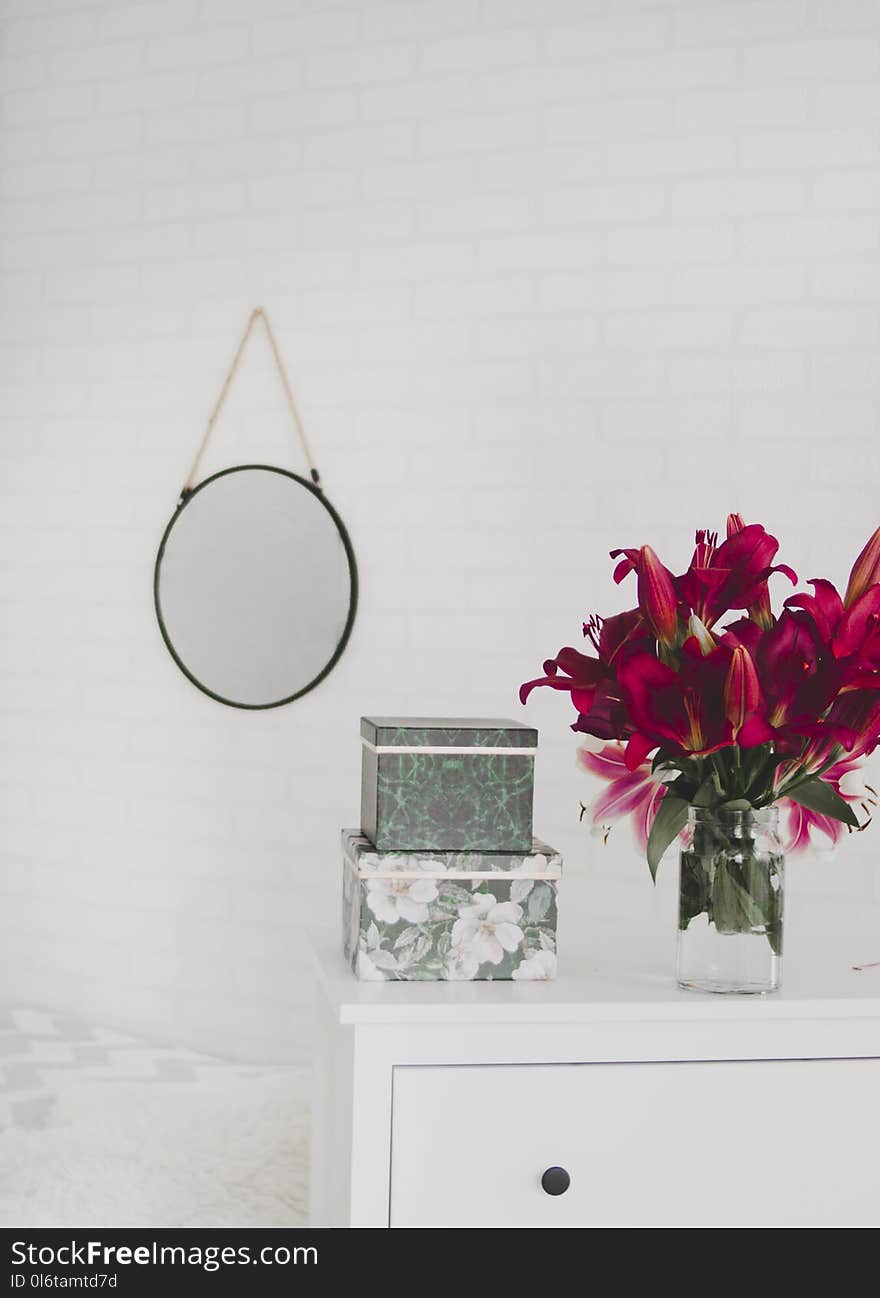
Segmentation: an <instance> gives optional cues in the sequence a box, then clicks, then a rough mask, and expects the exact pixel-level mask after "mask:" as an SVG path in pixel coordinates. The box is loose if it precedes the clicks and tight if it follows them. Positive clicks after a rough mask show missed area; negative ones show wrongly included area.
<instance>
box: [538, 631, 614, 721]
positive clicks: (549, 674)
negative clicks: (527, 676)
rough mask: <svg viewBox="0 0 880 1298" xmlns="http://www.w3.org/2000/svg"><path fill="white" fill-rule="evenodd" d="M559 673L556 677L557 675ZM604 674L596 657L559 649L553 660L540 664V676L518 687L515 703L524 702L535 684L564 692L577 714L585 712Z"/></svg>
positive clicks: (573, 650) (603, 669)
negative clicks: (541, 673)
mask: <svg viewBox="0 0 880 1298" xmlns="http://www.w3.org/2000/svg"><path fill="white" fill-rule="evenodd" d="M559 672H563V673H564V675H562V676H560V675H559V674H558V673H559ZM606 675H607V669H606V667H605V664H604V663H602V662H600V661H599V659H598V658H590V657H589V656H588V655H587V654H582V653H578V651H577V649H572V648H571V647H566V648H564V649H560V650H559V653H558V654H557V655H556V657H555V658H548V659H547V660H546V662H545V663H544V675H543V676H539V677H538V678H537V679H536V680H533V681H526V682H525V684H524V685H520V687H519V701H520V703H525V702H526V700H527V699H528V697H529V695H530V694H531V692H532V690H534V689H536V688H537V687H538V686H539V685H549V687H550V689H552V690H568V691H569V692H570V694H571V701H572V703H573V704H574V706H575V707H576V708H577V710H578V712H589V710H590V708H591V706H592V703H593V696H594V694H595V692H596V687H597V686H598V684H599V682H600V681H601V680H602V679H603V678H604V677H605V676H606Z"/></svg>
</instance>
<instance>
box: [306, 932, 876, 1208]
mask: <svg viewBox="0 0 880 1298" xmlns="http://www.w3.org/2000/svg"><path fill="white" fill-rule="evenodd" d="M566 929H567V931H566V933H565V934H564V939H565V943H566V945H564V946H563V947H562V953H563V954H562V959H561V961H560V964H561V969H562V974H561V977H560V978H559V979H558V980H557V981H556V982H552V983H495V984H487V983H457V984H453V983H409V984H403V983H359V982H357V981H356V980H355V979H354V977H353V976H352V975H351V973H350V971H349V970H348V968H347V966H346V965H345V963H344V961H343V959H342V956H341V954H340V952H339V950H338V945H339V944H338V939H337V938H336V937H335V935H334V937H333V938H331V939H328V940H327V941H323V940H319V941H317V942H316V963H317V969H318V992H317V999H318V1018H319V1032H318V1040H319V1049H318V1066H317V1073H316V1083H315V1105H314V1119H313V1133H312V1177H311V1186H312V1223H313V1224H314V1225H316V1226H378V1227H387V1226H393V1227H401V1226H475V1227H478V1226H526V1227H533V1226H576V1227H590V1226H617V1227H626V1226H648V1227H656V1226H725V1227H735V1226H772V1227H776V1226H877V1225H880V969H865V970H863V971H861V972H856V971H854V970H853V969H852V967H851V966H852V964H853V963H855V962H861V961H868V960H880V933H878V934H877V936H876V938H875V937H873V936H869V937H864V936H863V937H861V938H860V939H852V940H848V941H842V940H841V939H839V938H837V939H833V940H832V939H829V940H823V941H817V940H815V939H807V938H804V939H802V940H798V938H797V935H796V934H794V935H790V936H789V938H788V950H787V951H786V963H785V987H784V990H783V991H782V992H781V993H777V994H776V995H773V996H769V997H766V998H754V997H733V998H731V997H717V996H708V995H702V994H698V993H691V992H683V991H679V990H678V989H677V988H676V987H675V985H674V983H673V981H672V971H673V964H674V945H673V944H674V934H672V933H670V932H669V931H668V930H667V931H665V932H658V931H657V930H656V929H651V928H646V929H645V930H644V932H638V931H632V930H631V929H628V928H627V926H626V925H621V924H619V923H617V924H615V925H614V926H613V927H608V928H607V930H605V931H604V932H603V930H602V927H601V924H597V923H596V922H594V923H592V924H591V925H589V926H584V930H583V940H582V941H581V942H578V932H579V930H578V928H577V926H575V925H573V924H571V923H569V924H568V925H567V926H566ZM560 1191H561V1192H560Z"/></svg>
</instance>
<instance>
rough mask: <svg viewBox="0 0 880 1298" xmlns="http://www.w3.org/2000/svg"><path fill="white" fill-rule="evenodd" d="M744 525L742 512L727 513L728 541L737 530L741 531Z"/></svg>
mask: <svg viewBox="0 0 880 1298" xmlns="http://www.w3.org/2000/svg"><path fill="white" fill-rule="evenodd" d="M744 527H745V523H744V522H743V516H742V514H728V515H727V539H728V541H729V540H730V538H731V537H732V536H736V534H737V532H741V531H742V530H743V528H744Z"/></svg>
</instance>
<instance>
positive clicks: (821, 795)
mask: <svg viewBox="0 0 880 1298" xmlns="http://www.w3.org/2000/svg"><path fill="white" fill-rule="evenodd" d="M783 796H784V797H786V798H791V800H792V802H797V803H799V804H800V805H801V806H802V807H806V808H807V810H808V811H817V812H818V813H819V815H820V816H831V818H832V819H833V820H842V821H843V823H844V824H845V825H850V826H851V827H852V828H853V829H858V828H859V822H858V817H857V816H856V813H855V812H854V811H853V809H852V807H851V806H850V805H849V803H848V802H845V801H844V800H843V798H842V797H841V796H840V794H839V793H838V792H837V790H836V789H833V788H832V787H831V785H830V784H829V783H828V781H827V780H822V779H820V778H819V776H818V775H814V776H812V778H811V779H809V780H804V782H803V784H798V785H797V787H796V788H794V789H786V790H785V791H784V794H783Z"/></svg>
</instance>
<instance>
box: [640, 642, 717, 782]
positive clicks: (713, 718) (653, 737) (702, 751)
mask: <svg viewBox="0 0 880 1298" xmlns="http://www.w3.org/2000/svg"><path fill="white" fill-rule="evenodd" d="M728 662H729V656H728V654H727V653H726V652H725V651H724V650H723V648H722V647H721V646H718V647H716V649H715V650H713V652H712V653H709V654H706V655H704V654H703V652H702V649H701V648H700V645H699V643H698V641H697V639H696V637H694V636H690V637H689V638H688V639H687V640H686V641H685V642H684V644H683V645H682V662H681V668H680V670H679V671H673V669H672V668H671V667H667V665H666V664H665V663H662V662H660V660H659V659H658V658H655V657H654V656H653V655H652V654H647V653H634V654H632V655H631V656H630V657H629V658H628V659H627V660H626V662H625V663H622V664H621V667H620V670H619V671H618V680H619V681H620V688H621V693H622V695H623V699H624V702H625V704H626V707H627V711H628V713H629V716H630V717H631V719H632V725H633V734H632V737H631V738H630V741H629V744H628V745H627V752H626V764H627V766H628V767H629V769H630V770H635V768H636V767H637V766H638V765H639V764H640V763H641V762H642V761H643V760H644V759H645V757H646V756H647V755H648V753H649V752H651V750H652V749H654V748H658V747H663V748H670V749H672V750H673V751H677V752H680V753H683V754H687V755H690V756H705V755H706V754H707V753H714V752H717V751H718V749H719V748H725V747H726V746H727V745H728V744H730V743H732V742H733V728H732V726H731V724H730V722H729V721H728V720H727V718H726V717H725V715H724V709H723V703H722V696H723V681H724V678H725V676H726V673H727V667H728Z"/></svg>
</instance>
